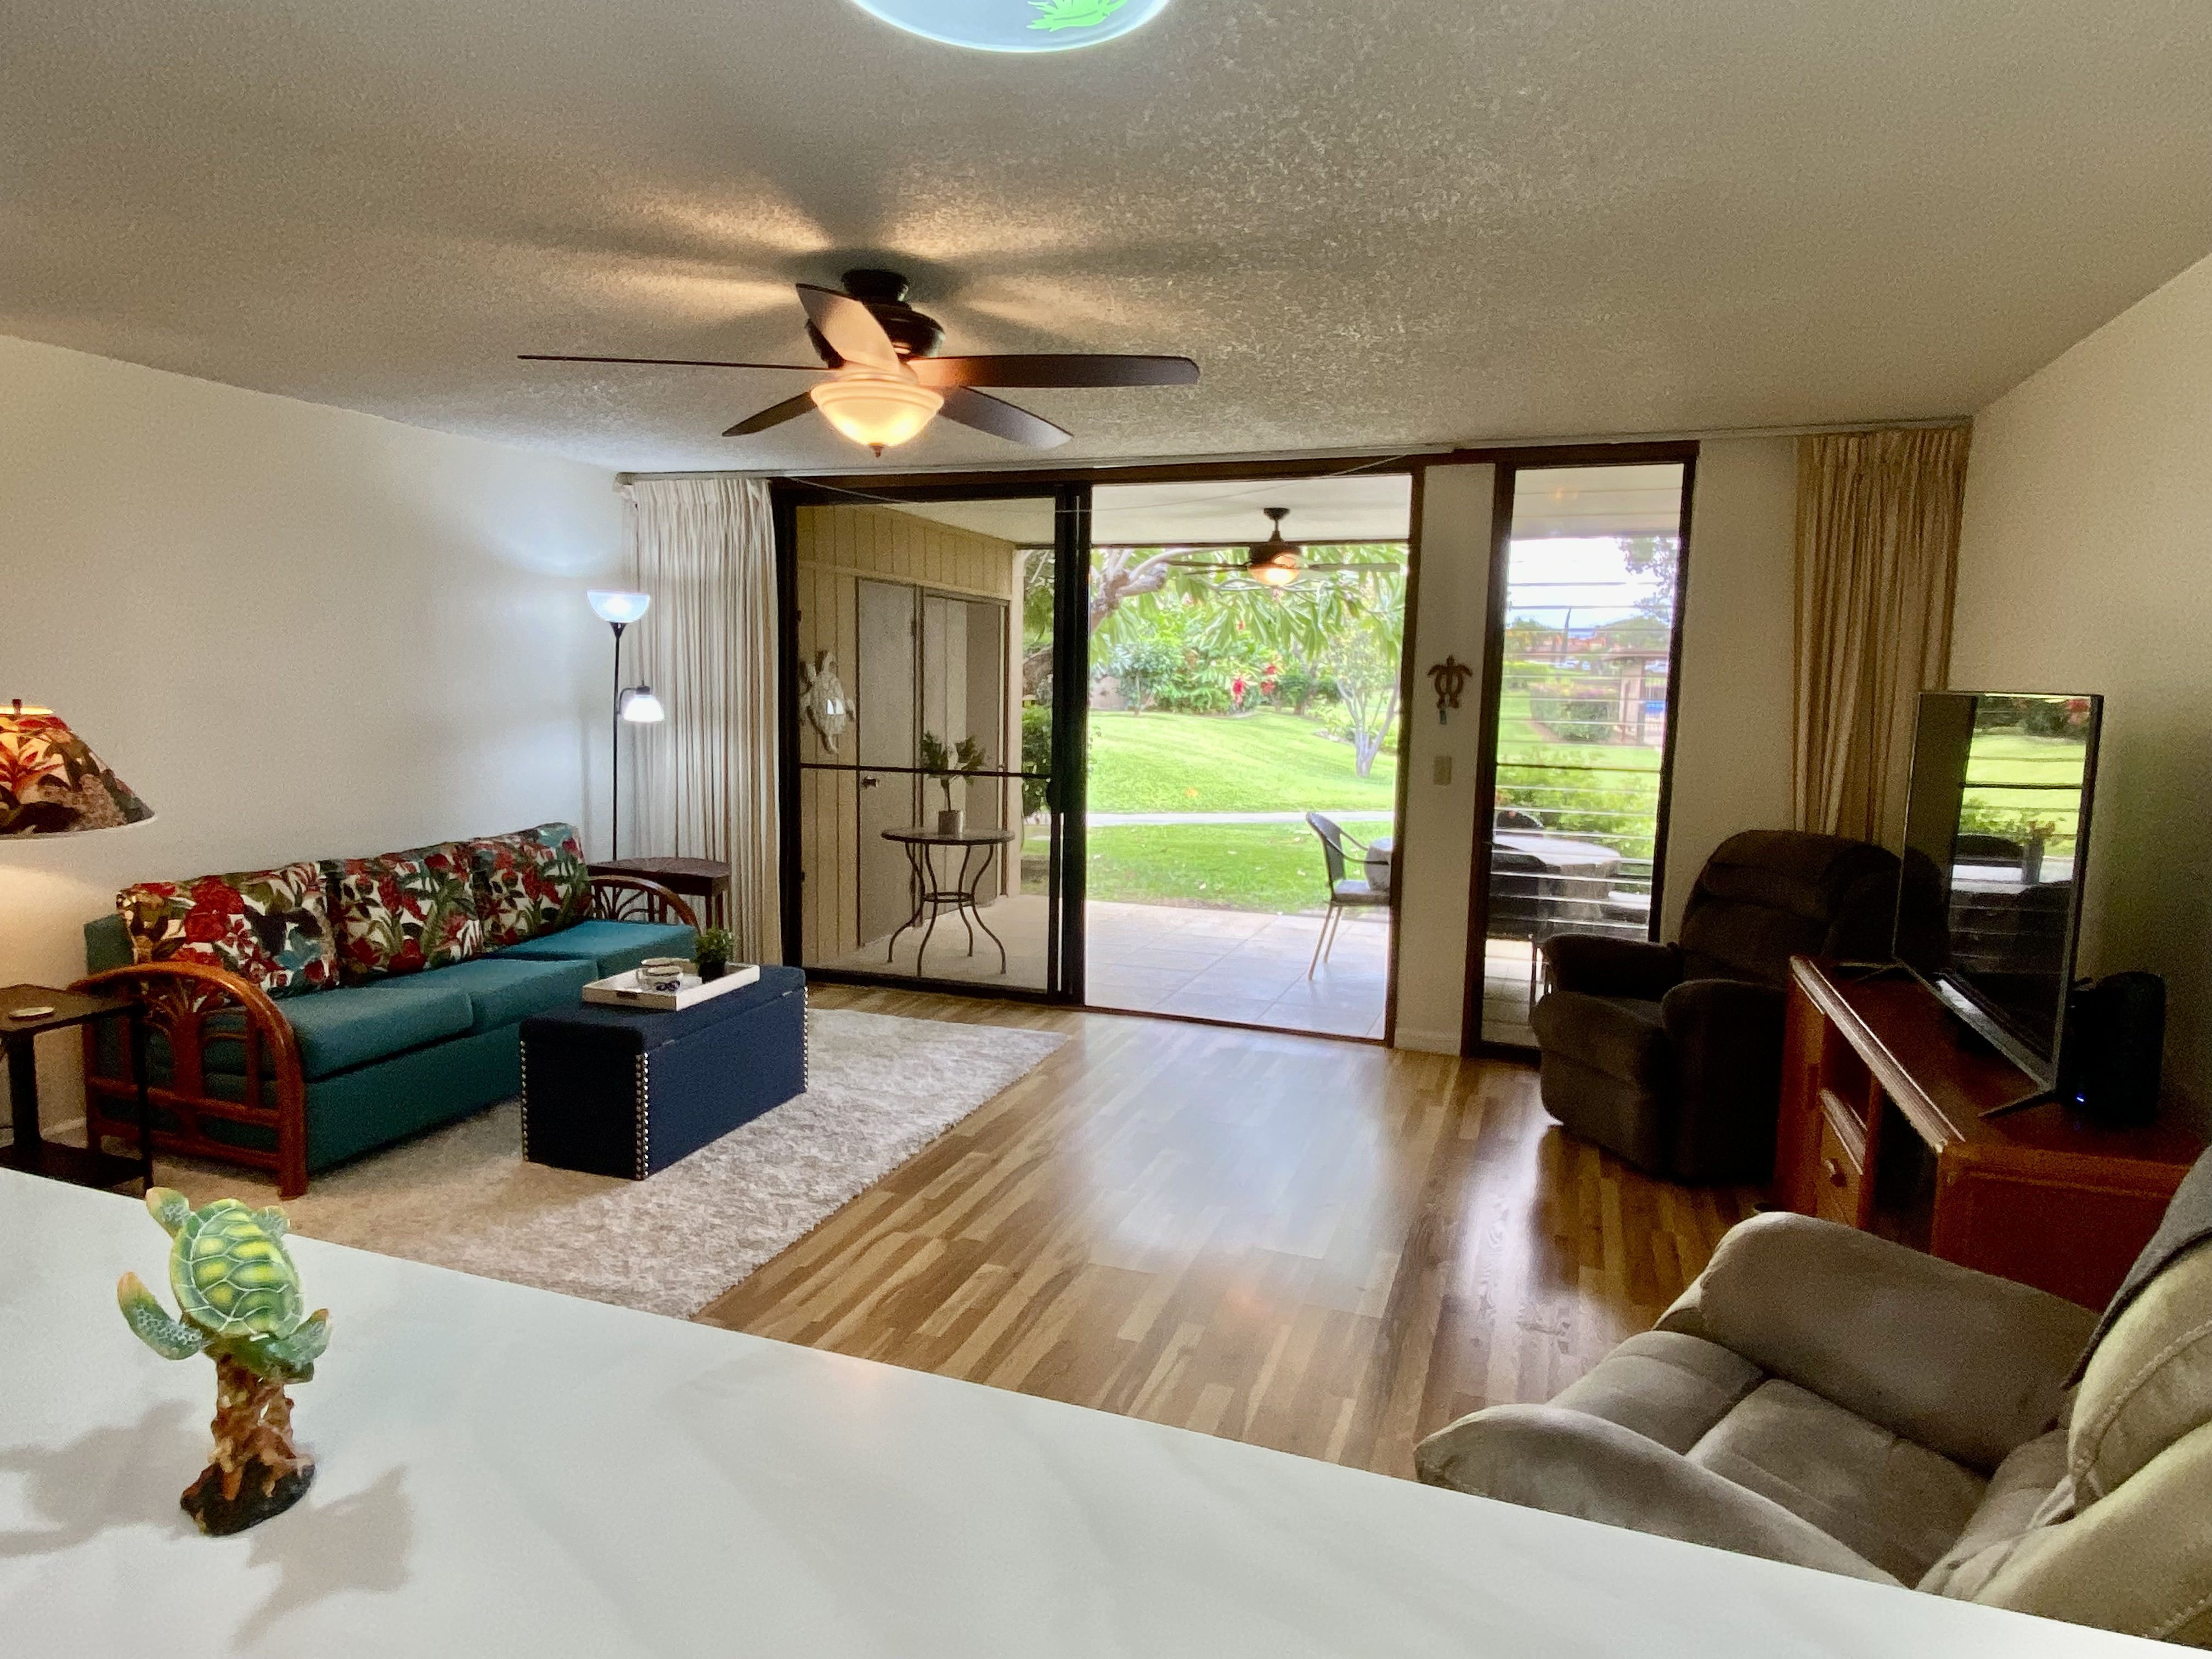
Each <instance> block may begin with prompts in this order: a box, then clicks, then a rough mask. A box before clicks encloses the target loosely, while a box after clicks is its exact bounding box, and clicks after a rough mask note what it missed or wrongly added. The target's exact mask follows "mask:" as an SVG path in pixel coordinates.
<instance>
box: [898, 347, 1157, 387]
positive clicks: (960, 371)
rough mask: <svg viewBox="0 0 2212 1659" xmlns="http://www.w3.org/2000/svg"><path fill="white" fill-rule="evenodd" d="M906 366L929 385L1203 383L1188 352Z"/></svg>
mask: <svg viewBox="0 0 2212 1659" xmlns="http://www.w3.org/2000/svg"><path fill="white" fill-rule="evenodd" d="M906 366H907V367H908V368H910V369H912V370H913V371H914V377H915V379H916V380H920V381H921V383H922V384H923V385H924V386H1195V385H1196V384H1197V383H1198V365H1197V364H1196V363H1194V362H1191V360H1190V359H1189V358H1188V357H1135V356H1109V355H1106V354H1103V353H1085V352H1039V353H1036V354H1032V355H1030V356H999V357H910V358H908V360H907V365H906Z"/></svg>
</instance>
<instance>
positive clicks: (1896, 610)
mask: <svg viewBox="0 0 2212 1659" xmlns="http://www.w3.org/2000/svg"><path fill="white" fill-rule="evenodd" d="M1969 435H1970V429H1969V428H1966V427H1963V426H1955V427H1940V428H1923V429H1918V430H1911V431H1887V432H1843V433H1828V434H1823V435H1820V436H1818V437H1808V438H1801V439H1799V440H1798V441H1797V625H1796V669H1797V674H1796V698H1795V708H1794V714H1795V716H1796V723H1795V737H1796V740H1795V745H1794V764H1793V769H1792V776H1791V780H1790V782H1791V791H1790V793H1791V799H1792V803H1793V807H1794V811H1795V814H1796V824H1797V827H1798V828H1799V829H1814V830H1820V831H1822V832H1823V833H1826V834H1828V835H1832V836H1852V837H1853V838H1855V839H1857V840H1860V841H1873V842H1881V843H1883V844H1884V845H1887V846H1890V847H1894V846H1895V845H1897V842H1898V841H1899V837H1900V836H1901V835H1902V834H1903V831H1904V817H1905V784H1906V779H1907V775H1908V773H1909V771H1910V769H1911V759H1912V730H1913V724H1914V720H1915V717H1916V710H1917V707H1918V702H1919V694H1920V693H1921V692H1923V691H1927V690H1936V688H1938V687H1940V686H1942V684H1943V681H1944V677H1945V675H1946V674H1947V673H1948V671H1949V667H1950V659H1951V596H1952V590H1953V586H1954V580H1955V578H1956V574H1957V568H1958V556H1959V503H1960V495H1961V494H1962V492H1963V491H1964V489H1965V487H1966V441H1967V438H1968V436H1969Z"/></svg>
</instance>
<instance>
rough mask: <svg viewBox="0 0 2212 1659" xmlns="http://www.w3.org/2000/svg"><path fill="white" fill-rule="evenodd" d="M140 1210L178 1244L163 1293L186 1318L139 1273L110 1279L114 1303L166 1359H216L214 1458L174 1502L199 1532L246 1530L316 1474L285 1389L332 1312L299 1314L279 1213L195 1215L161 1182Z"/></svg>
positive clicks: (302, 1371)
mask: <svg viewBox="0 0 2212 1659" xmlns="http://www.w3.org/2000/svg"><path fill="white" fill-rule="evenodd" d="M146 1207H147V1209H148V1210H149V1211H151V1212H153V1216H154V1219H155V1220H156V1221H158V1222H160V1223H161V1225H162V1227H163V1228H164V1229H165V1230H166V1231H167V1232H168V1234H169V1236H170V1237H171V1238H173V1239H174V1240H175V1241H176V1242H175V1243H173V1244H172V1245H171V1246H170V1247H169V1288H170V1289H171V1290H172V1291H174V1292H175V1293H176V1297H177V1310H178V1312H179V1314H180V1315H182V1317H181V1318H178V1319H172V1318H171V1317H170V1316H169V1315H168V1312H167V1310H165V1309H164V1308H163V1307H162V1306H161V1304H160V1303H159V1302H158V1301H156V1300H155V1297H154V1293H153V1291H149V1290H148V1289H147V1288H146V1285H145V1282H144V1281H143V1279H140V1278H139V1277H138V1275H137V1273H125V1274H124V1275H123V1277H122V1278H121V1279H118V1280H117V1281H116V1285H115V1300H116V1303H117V1304H118V1306H120V1307H121V1308H122V1310H123V1317H124V1318H125V1321H127V1322H129V1324H130V1326H131V1329H132V1330H133V1331H135V1332H137V1334H138V1340H140V1341H142V1342H143V1343H144V1344H145V1345H146V1346H148V1347H149V1348H151V1349H152V1350H153V1351H154V1352H155V1353H157V1354H160V1355H161V1358H164V1359H189V1358H191V1357H192V1355H194V1354H196V1353H204V1354H206V1355H207V1356H208V1357H209V1358H211V1359H213V1360H214V1361H215V1421H214V1423H213V1424H212V1425H210V1426H211V1427H212V1428H213V1429H214V1431H215V1452H214V1455H213V1456H212V1457H211V1458H210V1461H209V1463H208V1467H207V1468H204V1469H203V1470H202V1471H201V1472H200V1478H199V1479H198V1480H195V1481H193V1482H192V1484H191V1486H188V1487H187V1488H185V1494H184V1497H183V1498H181V1499H179V1502H180V1503H181V1504H183V1506H184V1508H185V1511H186V1513H188V1514H189V1515H191V1517H192V1519H193V1520H194V1521H196V1522H198V1523H199V1528H200V1530H201V1531H202V1532H204V1533H212V1534H224V1533H233V1532H243V1531H244V1530H245V1529H246V1528H248V1527H251V1526H253V1525H254V1524H256V1523H257V1522H262V1521H266V1520H267V1519H269V1517H270V1516H272V1515H281V1514H283V1512H284V1511H285V1510H288V1509H289V1508H291V1507H292V1505H293V1504H296V1503H297V1502H299V1501H300V1498H301V1495H302V1494H304V1493H305V1492H307V1486H308V1485H309V1483H310V1482H312V1481H313V1480H314V1478H315V1462H314V1459H313V1458H312V1457H309V1456H308V1455H307V1454H305V1453H304V1452H302V1451H301V1450H300V1449H299V1448H298V1447H296V1446H295V1445H294V1444H293V1443H292V1401H291V1398H290V1396H289V1395H287V1394H286V1393H285V1392H284V1387H285V1384H287V1383H306V1382H308V1381H310V1380H311V1379H312V1378H313V1376H314V1375H315V1361H316V1360H317V1359H318V1358H320V1357H321V1355H322V1352H323V1350H324V1349H325V1347H327V1346H329V1344H330V1340H331V1324H330V1321H331V1316H330V1311H329V1310H327V1309H318V1310H315V1312H313V1313H312V1314H307V1315H304V1316H303V1315H302V1313H301V1305H302V1304H301V1297H300V1274H299V1271H298V1269H297V1268H295V1267H293V1265H292V1258H291V1255H290V1254H289V1252H288V1251H286V1249H284V1234H285V1231H286V1225H285V1221H284V1212H283V1211H282V1210H279V1209H275V1208H270V1209H265V1210H249V1209H248V1208H246V1206H245V1205H243V1204H241V1203H240V1202H239V1201H238V1200H236V1199H234V1198H219V1199H217V1200H216V1201H215V1202H214V1203H212V1204H207V1205H203V1206H201V1207H200V1208H198V1209H197V1210H196V1209H194V1208H193V1207H192V1206H191V1200H190V1199H188V1198H186V1197H185V1195H184V1194H182V1193H179V1192H174V1191H172V1190H171V1189H170V1188H167V1187H156V1188H153V1189H152V1190H151V1191H149V1193H148V1194H146Z"/></svg>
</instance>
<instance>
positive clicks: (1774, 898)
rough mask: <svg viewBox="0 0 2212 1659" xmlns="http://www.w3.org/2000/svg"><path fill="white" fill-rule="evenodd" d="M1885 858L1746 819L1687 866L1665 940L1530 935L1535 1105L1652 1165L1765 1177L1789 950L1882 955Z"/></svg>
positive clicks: (1673, 1172) (1705, 1178)
mask: <svg viewBox="0 0 2212 1659" xmlns="http://www.w3.org/2000/svg"><path fill="white" fill-rule="evenodd" d="M1897 868H1898V866H1897V859H1896V857H1895V855H1894V854H1891V853H1888V852H1886V851H1884V850H1883V849H1882V848H1879V847H1875V846H1871V845H1869V844H1868V843H1867V842H1857V841H1848V840H1845V839H1844V837H1842V836H1816V835H1810V834H1807V833H1805V832H1802V831H1800V830H1794V829H1747V830H1745V831H1744V832H1743V833H1742V834H1741V835H1735V836H1729V838H1728V839H1727V840H1726V841H1724V842H1722V843H1721V844H1720V846H1719V848H1717V850H1716V851H1715V852H1714V854H1713V855H1712V857H1711V859H1709V860H1707V861H1706V863H1705V869H1704V870H1703V871H1701V872H1699V876H1698V884H1697V887H1696V888H1695V890H1692V893H1691V895H1690V902H1689V906H1688V908H1687V910H1686V913H1685V914H1684V916H1683V919H1682V938H1681V942H1680V944H1679V945H1650V944H1646V943H1644V942H1643V941H1641V940H1637V939H1607V938H1602V937H1600V936H1598V935H1595V934H1587V933H1561V934H1559V935H1556V936H1554V937H1553V938H1552V939H1547V940H1546V941H1545V944H1544V947H1543V948H1544V957H1545V961H1546V963H1547V967H1548V969H1549V972H1550V977H1551V982H1552V985H1553V990H1552V991H1551V993H1550V994H1548V995H1547V996H1546V997H1545V998H1544V1000H1542V1001H1541V1002H1539V1003H1538V1004H1537V1005H1536V1012H1535V1016H1534V1020H1533V1021H1532V1024H1534V1028H1535V1032H1536V1042H1537V1046H1538V1047H1539V1048H1541V1050H1542V1054H1543V1080H1542V1089H1543V1097H1544V1107H1545V1109H1546V1110H1547V1111H1548V1112H1550V1113H1551V1114H1552V1115H1553V1117H1556V1118H1557V1119H1559V1121H1560V1122H1561V1123H1562V1124H1564V1125H1565V1127H1566V1128H1567V1130H1568V1132H1569V1133H1571V1134H1574V1135H1577V1136H1579V1137H1580V1138H1581V1139H1584V1140H1589V1141H1594V1142H1595V1143H1596V1144H1597V1145H1598V1146H1602V1147H1604V1148H1605V1149H1606V1150H1607V1152H1614V1153H1617V1154H1619V1155H1620V1157H1622V1158H1626V1159H1627V1160H1628V1161H1629V1162H1630V1163H1631V1164H1635V1165H1636V1166H1637V1167H1638V1169H1640V1170H1647V1171H1649V1172H1650V1174H1652V1175H1656V1176H1665V1177H1667V1178H1668V1179H1671V1180H1675V1181H1692V1182H1723V1181H1727V1182H1764V1181H1765V1180H1766V1179H1767V1178H1768V1177H1769V1176H1771V1174H1772V1173H1773V1168H1774V1120H1775V1111H1776V1105H1777V1102H1778V1097H1779V1093H1780V1089H1781V1078H1782V1009H1783V988H1784V983H1785V981H1786V979H1787V976H1788V975H1789V971H1790V957H1793V956H1817V957H1840V958H1843V959H1844V960H1860V959H1867V958H1875V959H1887V957H1888V956H1889V953H1890V931H1891V927H1892V925H1893V920H1894V916H1895V913H1896V909H1897Z"/></svg>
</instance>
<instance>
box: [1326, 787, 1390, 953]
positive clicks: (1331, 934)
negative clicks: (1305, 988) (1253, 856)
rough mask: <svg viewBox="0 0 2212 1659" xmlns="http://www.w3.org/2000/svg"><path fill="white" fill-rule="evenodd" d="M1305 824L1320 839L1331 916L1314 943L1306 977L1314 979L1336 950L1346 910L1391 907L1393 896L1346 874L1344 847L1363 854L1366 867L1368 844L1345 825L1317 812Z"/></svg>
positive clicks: (1328, 915)
mask: <svg viewBox="0 0 2212 1659" xmlns="http://www.w3.org/2000/svg"><path fill="white" fill-rule="evenodd" d="M1306 823H1307V824H1308V825H1309V826H1310V828H1311V829H1312V830H1313V832H1314V834H1316V836H1320V837H1321V855H1322V860H1323V861H1324V862H1326V863H1327V865H1328V914H1327V915H1324V916H1322V920H1321V934H1320V936H1319V937H1318V938H1317V939H1315V940H1314V953H1313V960H1312V961H1311V962H1310V963H1307V964H1306V977H1307V978H1308V979H1311V978H1312V977H1313V976H1314V970H1315V969H1317V968H1319V967H1320V966H1321V965H1322V963H1325V962H1327V961H1328V957H1329V952H1330V951H1334V949H1335V948H1336V930H1337V929H1338V927H1340V926H1342V925H1343V921H1344V913H1345V912H1346V910H1358V909H1362V908H1373V907H1375V906H1376V905H1383V906H1388V905H1389V902H1390V895H1389V893H1388V892H1386V891H1385V890H1383V889H1381V888H1379V887H1376V886H1375V885H1374V884H1371V883H1370V882H1369V881H1368V879H1367V878H1366V877H1364V876H1356V877H1355V876H1348V875H1346V873H1345V864H1346V855H1345V851H1344V848H1345V843H1346V842H1350V843H1351V844H1352V846H1354V847H1357V848H1358V849H1359V851H1360V854H1361V863H1362V865H1363V866H1364V863H1365V854H1366V852H1367V843H1366V842H1364V841H1362V840H1360V839H1359V838H1358V836H1352V835H1348V834H1346V832H1345V829H1344V828H1343V826H1342V825H1340V824H1339V823H1337V822H1336V821H1335V820H1334V819H1333V818H1325V817H1322V815H1321V814H1320V813H1318V812H1309V813H1307V814H1306Z"/></svg>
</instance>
